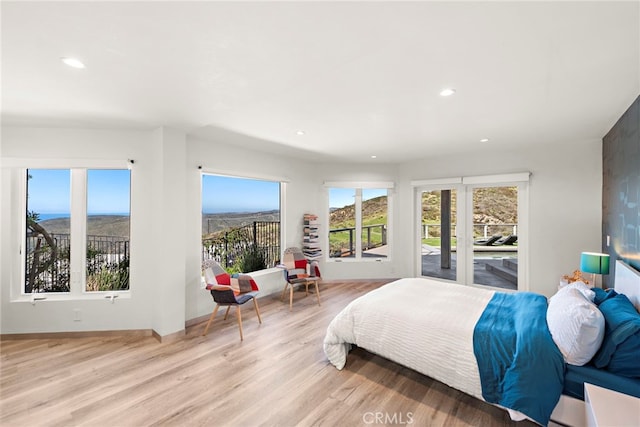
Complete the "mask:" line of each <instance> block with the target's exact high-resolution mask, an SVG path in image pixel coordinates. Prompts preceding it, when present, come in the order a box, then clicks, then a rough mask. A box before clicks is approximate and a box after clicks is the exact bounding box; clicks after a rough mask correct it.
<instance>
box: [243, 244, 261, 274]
mask: <svg viewBox="0 0 640 427" xmlns="http://www.w3.org/2000/svg"><path fill="white" fill-rule="evenodd" d="M265 268H267V257H266V256H265V253H264V251H263V250H262V249H260V248H259V247H258V245H256V244H251V245H250V246H249V247H248V248H247V250H246V252H245V253H244V254H243V255H242V258H241V259H240V270H241V271H242V272H243V273H251V272H252V271H258V270H264V269H265Z"/></svg>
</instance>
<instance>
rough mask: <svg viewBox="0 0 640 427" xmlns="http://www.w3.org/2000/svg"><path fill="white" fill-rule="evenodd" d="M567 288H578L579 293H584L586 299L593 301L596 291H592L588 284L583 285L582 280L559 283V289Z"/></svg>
mask: <svg viewBox="0 0 640 427" xmlns="http://www.w3.org/2000/svg"><path fill="white" fill-rule="evenodd" d="M567 289H577V290H579V291H580V293H581V294H582V295H584V297H585V298H586V299H588V300H589V301H590V302H593V300H594V298H595V297H596V293H595V292H593V291H592V290H591V288H590V287H589V286H587V285H585V283H584V282H580V281H576V282H571V283H567V284H562V285H560V288H559V291H560V290H564V291H566V290H567Z"/></svg>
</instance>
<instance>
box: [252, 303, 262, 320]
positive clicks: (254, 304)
mask: <svg viewBox="0 0 640 427" xmlns="http://www.w3.org/2000/svg"><path fill="white" fill-rule="evenodd" d="M253 306H254V307H255V309H256V314H257V315H258V322H260V323H262V318H261V317H260V309H259V308H258V301H257V299H256V298H255V297H254V298H253Z"/></svg>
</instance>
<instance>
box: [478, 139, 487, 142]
mask: <svg viewBox="0 0 640 427" xmlns="http://www.w3.org/2000/svg"><path fill="white" fill-rule="evenodd" d="M480 142H489V138H482V139H481V140H480Z"/></svg>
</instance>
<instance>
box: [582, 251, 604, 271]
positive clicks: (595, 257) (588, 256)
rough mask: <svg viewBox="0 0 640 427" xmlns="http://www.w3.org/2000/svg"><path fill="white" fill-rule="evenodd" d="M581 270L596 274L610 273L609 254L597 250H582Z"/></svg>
mask: <svg viewBox="0 0 640 427" xmlns="http://www.w3.org/2000/svg"><path fill="white" fill-rule="evenodd" d="M580 271H584V272H585V273H594V274H609V255H608V254H598V253H595V252H582V255H581V256H580Z"/></svg>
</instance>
